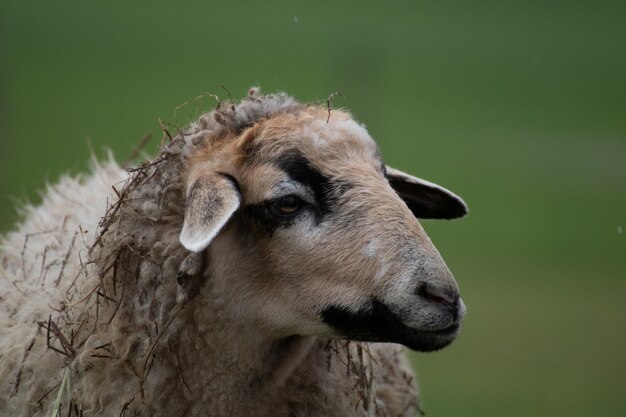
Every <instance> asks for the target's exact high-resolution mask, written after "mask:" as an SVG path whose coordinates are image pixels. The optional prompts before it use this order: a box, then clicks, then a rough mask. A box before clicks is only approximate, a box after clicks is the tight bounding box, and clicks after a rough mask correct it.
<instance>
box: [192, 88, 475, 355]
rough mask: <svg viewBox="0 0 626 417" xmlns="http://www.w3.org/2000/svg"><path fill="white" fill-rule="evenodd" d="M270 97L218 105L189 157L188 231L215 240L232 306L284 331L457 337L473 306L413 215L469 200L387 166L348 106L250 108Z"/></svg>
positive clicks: (424, 339)
mask: <svg viewBox="0 0 626 417" xmlns="http://www.w3.org/2000/svg"><path fill="white" fill-rule="evenodd" d="M267 97H269V96H267ZM283 98H284V97H283ZM255 100H256V101H255ZM263 100H264V98H263V97H260V98H251V99H249V101H250V102H246V104H245V106H247V107H245V106H244V107H235V106H232V107H229V111H230V112H231V116H232V118H231V119H232V120H236V117H235V116H236V115H237V112H239V114H240V115H241V114H243V119H245V120H244V122H241V123H239V124H236V123H230V124H229V123H228V120H224V113H223V112H219V111H218V112H216V113H214V114H213V117H214V119H215V120H216V121H217V122H218V124H219V126H221V127H220V128H219V129H214V130H213V131H212V132H213V133H212V134H209V135H205V136H206V137H205V138H204V139H203V140H202V141H199V142H200V143H199V144H197V146H196V147H195V149H194V150H193V151H191V152H190V153H189V155H188V157H187V162H186V164H187V171H186V190H187V192H186V210H185V216H184V224H183V228H182V232H181V235H180V241H181V243H182V244H183V246H185V247H186V248H187V249H188V250H190V251H193V252H206V254H207V256H208V258H209V259H210V262H209V265H208V266H207V274H210V275H211V277H210V279H212V280H217V281H223V285H224V286H228V288H230V291H231V294H232V296H231V300H230V301H229V302H228V303H226V304H225V305H226V307H225V308H230V309H232V311H233V314H236V315H238V317H240V319H241V320H249V321H254V322H255V323H257V324H258V326H259V328H262V329H265V331H267V333H268V334H271V335H273V336H275V337H277V338H279V337H288V336H291V335H317V336H322V337H329V338H346V339H350V340H360V341H373V342H395V343H400V344H403V345H405V346H407V347H409V348H411V349H414V350H419V351H432V350H437V349H440V348H443V347H445V346H446V345H448V344H449V343H450V342H452V340H453V339H454V338H455V337H456V335H457V333H458V329H459V325H460V322H461V320H462V319H463V316H464V314H465V306H464V304H463V302H462V300H461V299H460V297H459V290H458V287H457V284H456V282H455V280H454V278H453V276H452V274H451V273H450V271H449V270H448V267H447V266H446V264H445V262H444V261H443V259H442V258H441V256H440V255H439V253H438V252H437V250H436V249H435V247H434V246H433V244H432V243H431V241H430V239H429V238H428V236H427V235H426V233H425V231H424V229H423V228H422V227H421V225H420V224H419V222H418V221H417V219H416V217H417V218H445V219H452V218H457V217H461V216H463V215H465V214H466V212H467V209H466V206H465V204H464V203H463V201H462V200H461V199H460V198H459V197H457V196H456V195H454V194H453V193H451V192H450V191H447V190H446V189H444V188H442V187H440V186H438V185H436V184H432V183H430V182H427V181H424V180H421V179H419V178H415V177H412V176H410V175H408V174H405V173H403V172H400V171H398V170H395V169H393V168H390V167H386V166H385V165H384V163H383V162H382V159H381V155H380V150H379V148H378V146H377V145H376V143H375V142H374V141H373V140H372V139H371V137H370V136H369V134H368V133H367V131H366V130H365V128H364V127H363V126H361V125H360V124H358V123H357V122H355V121H354V120H353V119H352V118H351V117H350V115H349V114H347V113H345V112H342V111H338V110H337V111H333V113H332V117H330V118H329V114H328V110H327V109H326V108H325V107H319V106H308V107H307V106H304V105H300V104H297V103H295V102H293V101H289V100H283V101H282V103H283V104H285V103H287V104H286V105H283V106H282V107H281V106H275V108H274V110H275V111H273V112H272V111H271V106H269V107H267V106H266V107H265V108H264V110H263V111H260V113H262V114H261V117H256V118H255V117H254V115H252V116H251V110H250V109H254V108H255V107H254V106H255V105H256V106H258V107H259V108H261V107H263V106H264V104H263ZM242 106H243V104H242ZM268 108H269V109H270V111H268ZM252 113H253V112H252ZM220 118H221V120H220ZM216 126H217V125H216ZM241 305H245V308H241Z"/></svg>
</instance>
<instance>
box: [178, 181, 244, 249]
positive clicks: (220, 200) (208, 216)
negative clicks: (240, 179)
mask: <svg viewBox="0 0 626 417" xmlns="http://www.w3.org/2000/svg"><path fill="white" fill-rule="evenodd" d="M240 204H241V193H240V192H239V186H238V184H237V182H236V180H235V179H234V178H232V177H230V176H228V175H222V174H215V175H204V176H201V177H199V178H198V179H197V180H195V181H194V182H193V183H192V184H190V185H189V188H188V189H187V202H186V207H185V220H184V222H183V230H182V231H181V232H180V243H182V245H183V246H184V247H185V248H186V249H187V250H190V251H192V252H200V251H201V250H204V249H205V248H206V247H207V246H209V244H210V243H211V241H212V240H213V238H214V237H215V236H216V235H217V233H218V232H219V231H220V230H221V229H222V227H223V226H224V225H225V224H226V222H228V219H230V218H231V216H232V215H233V213H235V212H236V211H237V209H238V208H239V206H240Z"/></svg>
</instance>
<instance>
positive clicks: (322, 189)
mask: <svg viewBox="0 0 626 417" xmlns="http://www.w3.org/2000/svg"><path fill="white" fill-rule="evenodd" d="M275 163H276V165H278V167H279V168H280V169H281V170H283V171H285V174H287V175H288V176H289V178H290V179H291V180H293V181H296V182H299V183H300V184H303V185H305V186H307V187H309V188H311V190H313V193H314V194H315V200H316V202H317V208H318V210H319V214H320V217H323V216H324V215H326V214H328V213H330V206H331V203H332V201H331V200H332V199H333V197H335V196H333V188H334V187H333V184H332V183H331V181H330V179H329V178H328V177H327V176H325V175H323V174H322V173H321V172H320V171H319V170H318V169H317V168H315V167H314V166H313V164H312V163H311V161H309V160H308V159H307V158H305V157H304V156H302V155H301V154H300V153H299V152H297V151H291V152H289V153H286V154H284V155H283V156H281V157H280V158H279V159H278V160H277V161H276V162H275Z"/></svg>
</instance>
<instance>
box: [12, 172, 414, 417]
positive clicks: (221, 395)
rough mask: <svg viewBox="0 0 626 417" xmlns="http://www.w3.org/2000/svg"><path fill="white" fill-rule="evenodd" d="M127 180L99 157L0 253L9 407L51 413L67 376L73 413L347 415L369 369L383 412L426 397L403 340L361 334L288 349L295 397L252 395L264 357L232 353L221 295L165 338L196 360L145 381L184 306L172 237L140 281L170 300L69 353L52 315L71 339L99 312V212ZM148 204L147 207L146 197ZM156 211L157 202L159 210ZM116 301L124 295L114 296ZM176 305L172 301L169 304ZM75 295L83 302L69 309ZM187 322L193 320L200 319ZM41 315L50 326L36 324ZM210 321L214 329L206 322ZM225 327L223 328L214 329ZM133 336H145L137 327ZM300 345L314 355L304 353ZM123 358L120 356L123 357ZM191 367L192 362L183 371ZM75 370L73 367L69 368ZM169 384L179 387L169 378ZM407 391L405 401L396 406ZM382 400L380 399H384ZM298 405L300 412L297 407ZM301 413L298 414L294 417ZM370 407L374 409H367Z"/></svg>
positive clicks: (290, 391)
mask: <svg viewBox="0 0 626 417" xmlns="http://www.w3.org/2000/svg"><path fill="white" fill-rule="evenodd" d="M126 177H127V173H126V172H125V171H124V170H122V169H121V168H120V167H118V166H117V165H116V164H115V163H114V162H108V163H106V164H102V165H99V164H97V165H96V166H95V167H94V172H93V174H92V175H91V176H89V177H87V178H84V179H77V178H71V177H64V178H62V179H61V181H60V182H59V183H58V184H56V185H54V186H51V187H48V190H47V192H46V194H45V197H44V200H43V202H42V204H41V205H40V206H38V207H32V206H29V207H26V208H25V209H24V210H25V213H24V214H25V219H26V220H25V222H24V223H23V224H22V225H21V227H20V229H19V230H18V231H16V232H13V233H10V234H9V235H7V236H6V237H5V238H4V239H3V241H2V246H1V248H2V249H1V250H2V258H1V260H0V265H2V270H1V272H2V277H1V278H2V279H1V280H0V285H1V286H0V294H1V297H2V298H1V301H2V313H3V314H2V321H1V322H0V381H2V382H1V384H2V387H1V389H0V393H1V395H0V415H3V416H15V417H18V416H44V415H46V416H47V415H51V413H52V408H53V407H54V405H55V403H56V397H57V395H58V394H59V391H60V388H61V383H62V382H63V378H64V377H66V378H69V381H70V382H69V384H70V386H71V394H70V395H69V396H68V395H66V393H65V392H61V393H60V395H61V399H62V400H61V404H62V406H63V408H62V410H61V411H62V412H63V413H67V415H72V414H71V413H72V411H68V410H70V409H72V410H74V408H75V409H76V410H80V411H81V412H82V413H83V415H85V416H88V415H97V414H99V413H102V412H105V413H108V412H111V411H113V412H115V413H118V412H122V410H126V411H125V412H127V413H128V414H129V415H134V414H133V413H140V414H141V415H150V416H160V415H163V416H172V415H188V416H201V415H202V416H204V415H215V416H219V415H241V416H244V415H248V416H249V415H258V416H263V415H268V416H270V415H271V416H280V415H343V414H341V413H343V412H345V410H347V409H350V410H352V409H353V407H355V406H356V409H359V408H361V409H362V407H361V406H359V404H358V403H359V402H360V401H363V399H362V398H360V397H359V396H358V394H357V392H359V390H360V391H364V388H365V387H359V386H358V384H359V383H362V382H359V380H358V378H359V377H360V376H362V375H366V374H369V373H370V372H371V373H374V372H375V373H376V374H375V378H376V379H377V380H379V379H382V378H383V377H384V378H385V379H386V381H385V382H383V381H382V380H381V381H376V382H377V383H376V385H373V387H374V388H375V389H376V390H377V393H374V394H372V398H367V399H366V401H371V402H372V405H370V407H378V409H379V412H382V411H383V410H385V409H386V408H387V407H390V408H391V409H392V410H393V409H395V408H398V407H403V408H406V409H407V410H409V409H412V407H413V406H414V404H417V403H414V404H413V403H412V401H415V398H414V392H413V382H412V371H411V369H410V366H409V364H408V362H406V360H405V358H404V356H403V354H402V352H401V348H400V347H399V346H392V345H384V344H369V345H366V344H362V345H363V346H361V343H358V342H350V343H348V342H329V341H322V340H316V341H312V340H310V341H307V342H306V344H309V343H315V345H316V346H315V348H314V349H309V347H310V346H307V345H305V346H295V347H293V348H288V349H286V352H287V354H286V356H289V355H290V356H293V357H292V358H289V359H290V360H293V362H294V363H293V364H287V365H286V367H287V368H289V366H294V367H297V368H298V369H297V371H296V372H293V373H289V372H288V370H286V371H285V372H287V374H288V375H287V376H288V378H289V383H287V384H285V389H284V390H282V391H281V392H280V397H281V398H284V399H285V400H286V401H280V400H277V399H276V398H275V397H276V396H277V395H278V394H277V393H273V392H271V390H268V391H269V392H267V393H264V394H263V395H264V398H263V397H262V398H259V397H258V396H257V395H255V394H258V393H260V392H261V391H262V389H261V387H260V386H255V389H253V390H252V393H253V394H248V398H246V397H245V395H246V393H247V391H246V390H242V389H241V387H238V386H236V384H241V381H240V380H239V378H238V377H237V378H235V377H233V378H229V376H231V375H239V374H244V375H245V372H247V371H248V365H247V364H246V361H252V362H255V359H256V358H251V357H250V356H249V354H250V353H253V350H251V351H248V350H247V349H241V350H237V351H236V352H234V351H233V347H234V346H241V343H242V342H241V340H240V339H241V335H240V334H239V332H238V331H235V330H233V329H232V328H230V329H229V328H227V326H224V323H223V322H222V325H221V326H220V325H218V324H217V323H219V322H220V321H221V320H222V318H220V313H219V309H213V308H206V306H207V305H211V304H213V301H212V300H202V299H201V295H199V296H198V298H197V302H198V304H199V305H202V306H204V307H203V308H198V307H196V308H195V309H194V310H190V311H186V312H185V313H187V314H186V315H184V316H181V317H180V318H179V319H178V321H177V322H176V323H175V324H174V325H172V324H171V323H170V327H171V328H172V331H171V332H170V334H168V336H167V337H168V340H176V339H177V338H179V341H178V343H180V341H181V340H183V339H184V340H187V341H188V342H189V344H190V345H191V348H190V349H187V348H188V347H189V346H187V347H185V346H180V345H179V346H177V349H182V351H185V353H186V354H187V355H189V356H185V355H184V354H181V351H177V352H175V353H173V354H172V353H170V354H169V355H168V353H163V354H162V355H163V357H162V358H161V359H159V360H158V364H157V365H156V366H158V367H159V369H158V370H154V371H152V373H151V375H149V376H148V378H147V379H146V381H145V382H144V383H143V384H140V380H141V378H139V377H138V376H137V374H136V373H139V372H140V369H141V366H142V362H141V360H143V359H145V356H146V352H147V351H149V350H150V348H151V344H150V343H151V342H154V339H155V337H158V336H157V333H156V332H157V330H156V327H155V326H157V327H158V325H159V323H166V324H161V325H162V326H165V325H167V320H169V319H170V316H169V315H168V314H166V313H167V312H170V311H171V309H172V306H171V305H174V306H175V305H177V304H176V302H175V300H173V299H172V297H171V294H176V288H175V285H176V277H175V275H176V273H177V271H178V270H177V268H174V266H173V265H174V264H175V263H174V262H173V259H174V258H175V256H173V257H172V256H169V257H168V255H171V254H169V253H168V251H171V250H172V248H167V247H164V245H157V246H155V247H153V250H152V251H151V256H154V257H157V258H159V257H160V259H164V260H163V261H162V262H163V266H162V271H161V268H159V267H157V264H151V263H141V264H140V266H139V269H140V272H139V275H138V276H139V277H140V279H141V278H143V279H144V281H139V282H137V284H136V285H135V286H134V287H133V291H135V295H136V294H137V292H139V293H141V290H140V289H141V287H142V286H145V287H146V288H149V289H152V288H153V286H154V283H153V282H151V281H152V280H153V279H155V277H159V276H161V278H162V279H163V282H162V283H161V286H162V288H164V289H165V288H167V291H161V292H160V295H161V296H162V298H160V297H158V296H156V294H155V298H153V299H152V302H151V303H150V307H149V308H143V309H142V308H141V305H140V306H139V307H140V308H138V309H137V310H136V312H135V314H136V316H135V317H134V318H133V317H131V316H130V314H132V313H131V312H129V311H124V312H123V313H122V315H120V318H117V317H115V318H114V320H113V322H112V324H111V326H105V327H106V329H104V330H103V331H102V332H98V331H97V330H96V331H93V334H91V332H92V330H91V329H90V330H89V331H86V332H85V331H84V330H82V332H84V333H81V331H79V332H78V333H77V334H76V336H74V337H75V338H77V339H80V337H81V335H83V336H82V337H84V339H83V340H82V341H83V344H82V346H76V347H73V349H75V350H76V352H75V353H72V352H67V353H68V354H69V355H65V354H62V353H59V352H57V351H55V350H52V349H50V348H48V345H47V342H46V333H48V330H47V329H46V328H45V327H47V326H48V325H49V323H48V322H47V320H48V317H49V316H50V315H52V317H53V321H52V323H54V322H59V324H58V325H57V326H58V328H59V330H60V331H61V332H63V333H64V334H66V337H67V338H68V341H69V338H70V336H69V334H67V328H68V327H70V328H73V327H72V324H73V323H74V321H76V320H84V321H83V323H82V327H83V329H84V328H85V327H88V326H89V325H93V323H95V318H94V317H91V316H92V315H95V312H94V310H95V304H89V303H87V302H85V301H82V299H83V298H84V297H85V296H87V295H88V294H89V293H91V292H92V290H93V288H94V287H96V286H98V282H99V281H100V279H101V278H100V277H99V272H98V270H97V268H96V267H95V266H93V265H85V264H86V262H87V259H88V256H89V255H88V253H89V249H90V247H91V246H92V245H93V243H94V241H95V239H96V237H97V234H96V233H95V232H96V230H98V227H99V225H98V220H99V219H100V218H101V217H102V213H104V212H105V211H106V208H107V205H108V204H110V202H112V201H114V200H115V199H116V198H118V196H117V195H116V193H115V192H113V191H112V188H111V186H112V185H114V184H118V185H117V186H118V187H119V185H120V184H123V182H124V181H125V180H126V179H127V178H126ZM70 196H75V198H71V197H70ZM78 197H80V200H78ZM141 207H142V208H144V209H146V205H145V202H144V203H142V206H141ZM148 210H154V207H149V208H148ZM153 214H155V213H153ZM137 230H141V229H140V228H137ZM168 261H169V262H168ZM176 263H178V262H176ZM177 266H178V265H176V267H177ZM146 288H144V290H145V289H146ZM170 291H171V292H170ZM165 292H170V294H169V295H170V296H169V297H167V296H166V294H165ZM68 297H69V300H68ZM100 298H101V299H100V301H99V302H100V303H102V305H101V306H100V307H99V311H98V314H99V315H100V316H102V319H101V320H103V321H105V322H106V321H107V319H108V317H109V316H110V315H112V314H113V312H114V311H115V308H116V304H115V303H114V302H112V301H110V300H107V299H106V298H104V297H100ZM111 298H114V296H112V295H111ZM159 300H162V302H159ZM166 300H167V301H166ZM168 301H169V303H170V304H171V305H168V304H167V302H168ZM72 303H77V304H76V306H71V304H72ZM135 305H136V304H135ZM63 306H66V307H63ZM136 306H137V305H136ZM57 310H64V311H61V312H59V311H57ZM83 310H87V312H88V314H87V315H85V311H83ZM120 310H124V308H123V307H121V308H120V309H118V313H120ZM216 310H217V311H216ZM148 311H150V312H149V313H148ZM139 312H143V313H144V314H147V315H148V316H149V317H150V319H153V318H156V321H155V320H149V319H148V318H147V317H146V316H145V315H142V314H137V313H139ZM87 316H89V317H87ZM126 319H129V320H128V321H125V320H126ZM188 320H189V321H191V322H193V324H192V325H190V323H189V321H188ZM38 322H40V323H41V324H40V325H38ZM183 322H184V323H185V324H183ZM61 323H63V324H61ZM200 323H204V324H200ZM207 326H209V327H212V328H211V329H207V328H206V327H207ZM218 326H219V327H224V328H221V329H219V328H216V327H218ZM79 327H81V326H79ZM174 328H176V330H174ZM185 330H187V331H185ZM189 330H191V331H189ZM240 330H241V331H245V329H240ZM195 331H197V333H195ZM135 332H138V333H139V334H141V337H133V336H132V335H131V334H130V333H135ZM205 333H206V334H214V333H218V334H220V337H221V342H222V343H221V345H220V346H219V350H217V349H215V348H216V347H215V346H212V345H211V344H208V343H207V339H205V338H203V337H201V336H202V335H203V334H205ZM135 336H137V334H136V333H135ZM51 338H52V341H51V345H52V346H53V347H55V348H56V349H59V350H61V351H64V348H63V344H62V343H59V340H58V337H56V336H54V334H53V335H52V337H51ZM142 338H145V339H144V340H142ZM162 343H164V344H167V343H168V342H166V341H162ZM74 344H77V345H78V344H79V343H76V342H74ZM102 346H104V347H102ZM169 348H172V345H171V343H170V345H169V346H168V348H166V349H164V350H167V349H169ZM299 349H302V352H306V353H304V354H303V353H301V352H299ZM113 355H115V356H119V357H120V358H119V359H113V358H111V356H113ZM206 357H211V358H213V360H212V361H210V363H211V364H212V367H213V369H214V370H215V371H216V372H215V373H214V374H212V375H210V378H208V379H207V375H203V374H202V373H201V372H194V369H196V367H195V366H194V364H195V362H197V361H198V360H199V359H203V358H206ZM183 358H186V359H183ZM229 360H230V362H229ZM155 361H156V359H155ZM372 361H377V362H381V363H385V364H389V365H390V368H389V369H387V370H385V369H379V368H378V367H376V366H372ZM182 369H185V374H184V375H183V373H182V372H183V371H182ZM320 370H322V372H320ZM66 372H69V373H68V375H67V376H66ZM350 372H352V375H350V374H349V373H350ZM372 375H373V374H372ZM151 378H152V379H151ZM215 378H219V379H218V380H216V379H215ZM370 378H371V376H370ZM183 379H184V381H183ZM229 379H231V380H230V381H229ZM153 380H154V381H153ZM168 380H169V381H170V382H169V383H164V382H165V381H168ZM66 384H67V382H66ZM234 384H235V386H233V385H234ZM372 384H374V381H372ZM140 385H141V386H140ZM164 387H165V390H164ZM331 387H332V389H331ZM142 391H143V392H142ZM233 391H240V394H241V398H238V399H237V400H236V401H235V402H233V399H232V397H233V395H232V393H233ZM192 393H194V394H195V395H192ZM399 394H403V395H399ZM141 397H143V399H142V398H141ZM192 399H193V401H192ZM224 399H226V401H224ZM398 399H399V400H400V401H399V404H397V405H396V404H393V402H394V401H398ZM375 401H377V402H378V403H377V404H374V402H375ZM299 403H300V405H301V406H302V408H301V409H298V407H297V405H298V404H299ZM311 404H314V405H313V406H312V405H311ZM294 409H295V410H297V413H296V414H293V413H294ZM362 412H363V413H367V410H362ZM370 412H372V410H370ZM337 413H340V414H337ZM60 415H65V414H60ZM115 415H117V414H115ZM364 415H367V414H364ZM372 415H376V414H372ZM383 415H384V414H383Z"/></svg>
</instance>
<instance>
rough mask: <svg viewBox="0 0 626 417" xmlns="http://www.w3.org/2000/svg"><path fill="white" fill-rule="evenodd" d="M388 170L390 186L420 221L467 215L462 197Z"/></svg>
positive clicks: (388, 168)
mask: <svg viewBox="0 0 626 417" xmlns="http://www.w3.org/2000/svg"><path fill="white" fill-rule="evenodd" d="M386 169H387V179H388V180H389V184H391V186H392V187H393V189H394V190H396V193H398V195H399V196H400V197H401V198H402V199H403V200H404V201H405V203H406V204H407V206H409V208H410V209H411V211H412V212H413V214H414V215H415V217H417V218H419V219H456V218H458V217H463V216H465V215H466V214H467V205H466V204H465V202H464V201H463V200H462V199H461V197H459V196H457V195H456V194H454V193H452V192H451V191H448V190H446V189H445V188H443V187H440V186H439V185H437V184H433V183H432V182H428V181H425V180H423V179H421V178H417V177H413V176H411V175H409V174H405V173H404V172H402V171H398V170H397V169H394V168H391V167H389V166H387V167H386Z"/></svg>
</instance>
